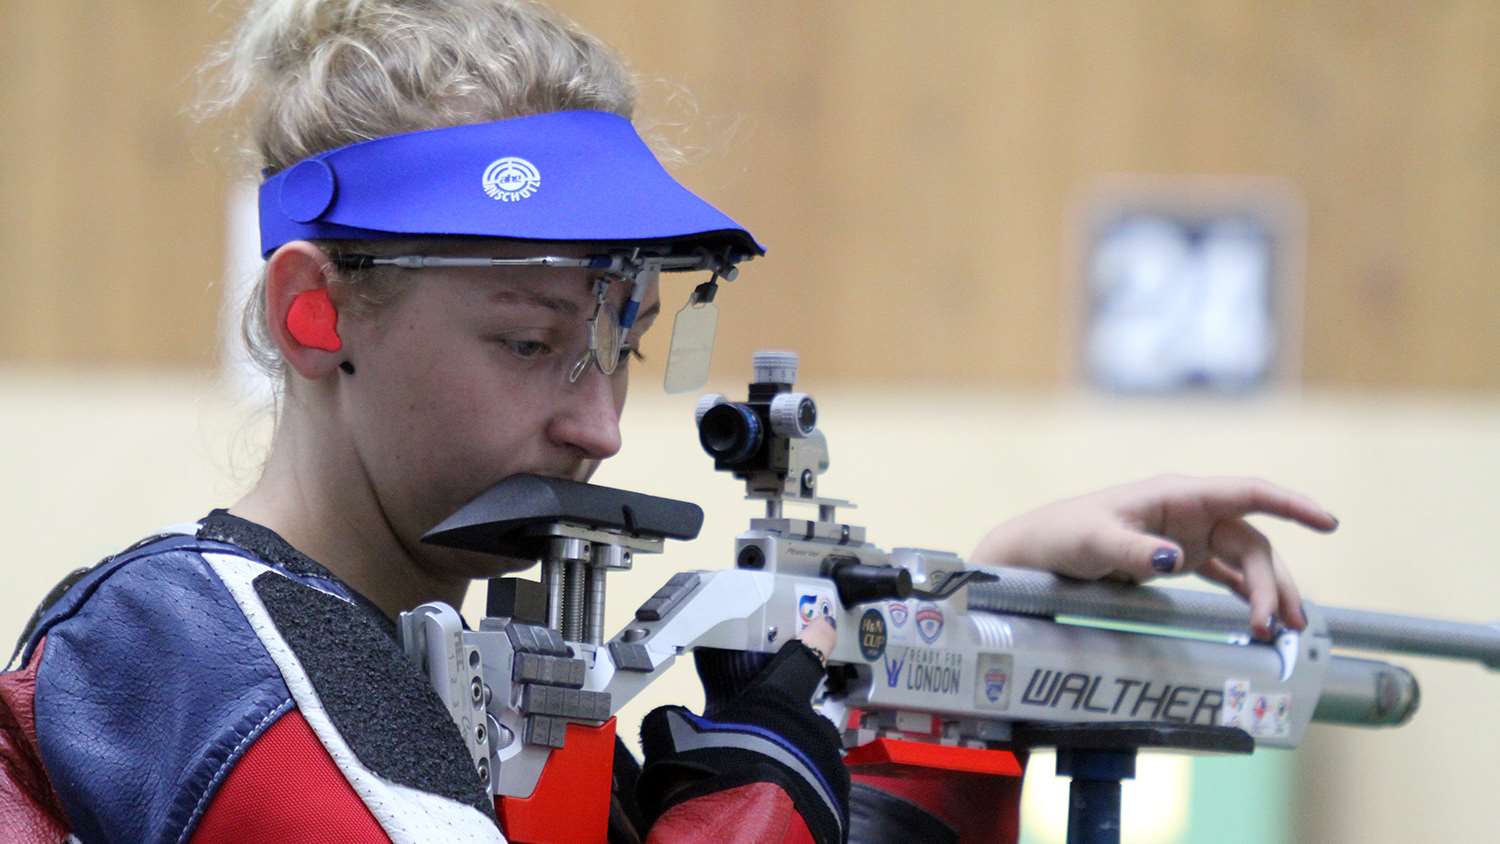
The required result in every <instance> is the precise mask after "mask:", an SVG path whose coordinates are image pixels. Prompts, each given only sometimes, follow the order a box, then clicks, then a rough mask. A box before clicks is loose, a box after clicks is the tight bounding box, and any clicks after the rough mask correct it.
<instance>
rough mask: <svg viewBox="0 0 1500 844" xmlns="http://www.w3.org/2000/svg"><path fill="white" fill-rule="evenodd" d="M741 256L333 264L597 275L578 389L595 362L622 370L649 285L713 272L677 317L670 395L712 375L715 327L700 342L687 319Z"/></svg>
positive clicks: (354, 258)
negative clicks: (616, 290) (616, 296)
mask: <svg viewBox="0 0 1500 844" xmlns="http://www.w3.org/2000/svg"><path fill="white" fill-rule="evenodd" d="M736 258H737V256H735V255H733V254H732V253H726V254H725V255H724V256H721V257H716V256H712V255H709V254H708V253H707V252H706V251H703V250H699V251H698V253H697V254H694V255H642V254H641V250H640V249H631V250H628V251H626V250H621V251H617V252H612V253H605V254H599V255H585V256H582V257H577V258H568V257H563V256H560V255H537V256H530V257H520V258H516V257H508V258H474V257H464V258H454V257H439V256H433V255H396V256H390V257H382V256H377V255H341V256H339V257H337V258H335V259H334V261H333V263H334V265H335V266H337V267H339V268H340V269H346V270H359V269H368V268H371V267H396V268H399V269H405V270H422V269H428V268H433V267H480V268H493V267H547V268H553V269H585V270H596V271H598V272H599V273H600V275H599V276H598V277H597V278H596V279H595V281H594V310H593V313H592V314H591V315H590V316H589V318H588V321H587V323H586V325H587V335H588V347H587V348H586V349H585V350H584V352H583V354H582V355H581V356H580V357H579V358H578V359H577V360H576V361H575V362H574V363H573V365H572V367H571V368H569V370H568V383H570V384H573V383H577V381H578V379H579V378H581V377H583V373H584V372H586V371H588V366H589V363H590V362H591V361H592V362H593V363H594V365H595V366H597V367H598V369H599V371H600V372H602V373H604V374H605V375H613V374H614V373H615V370H616V369H617V368H619V364H620V360H621V359H622V357H623V353H624V352H625V351H626V349H625V338H626V337H627V336H628V335H629V333H630V329H631V328H632V327H633V326H634V325H635V321H636V317H637V315H638V314H639V312H640V306H641V300H642V298H644V297H645V295H646V290H647V288H649V287H650V285H651V282H653V281H655V280H656V278H657V277H658V276H659V275H660V274H661V272H662V271H663V270H667V271H670V272H690V271H694V270H711V271H712V272H713V275H712V277H710V278H709V280H708V281H706V282H704V283H703V284H700V285H698V287H697V288H696V289H694V291H693V294H692V296H691V297H690V298H689V300H688V304H687V305H686V306H684V307H683V309H682V311H681V312H679V314H678V322H677V325H676V326H675V327H674V330H673V332H672V351H671V352H670V353H669V354H668V357H667V374H666V385H667V389H668V391H669V392H681V391H683V390H691V389H696V388H697V387H699V386H702V383H703V381H704V380H706V377H707V374H708V361H707V359H706V356H705V355H706V352H707V351H708V350H711V349H712V346H713V331H714V325H715V323H716V322H717V320H716V319H714V318H713V317H712V315H711V313H710V314H709V318H710V321H709V322H708V323H707V331H708V335H707V337H706V341H705V338H704V337H702V336H701V334H702V330H701V329H700V328H698V327H697V326H698V325H699V324H700V323H703V322H704V320H703V319H701V318H699V317H697V316H696V315H694V316H693V318H692V319H691V320H689V321H688V322H690V323H692V330H683V329H684V327H685V323H684V320H683V319H682V317H683V315H684V314H690V313H691V312H693V311H699V312H702V311H705V310H706V309H708V308H710V307H711V306H712V302H713V297H714V291H715V290H716V286H717V284H718V280H719V279H720V278H724V279H728V280H733V279H734V278H735V276H736V275H737V274H738V269H737V268H736V266H735V260H736ZM616 281H620V282H625V283H627V284H629V285H630V295H629V298H628V299H627V300H626V302H625V307H624V308H621V309H618V310H617V309H616V308H615V307H614V305H612V304H611V303H610V302H609V300H608V293H609V288H610V285H611V284H613V283H614V282H616Z"/></svg>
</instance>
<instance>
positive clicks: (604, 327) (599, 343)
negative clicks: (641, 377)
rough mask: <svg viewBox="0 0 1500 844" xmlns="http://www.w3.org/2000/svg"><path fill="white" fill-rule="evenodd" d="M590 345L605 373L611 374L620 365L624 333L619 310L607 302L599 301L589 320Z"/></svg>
mask: <svg viewBox="0 0 1500 844" xmlns="http://www.w3.org/2000/svg"><path fill="white" fill-rule="evenodd" d="M589 332H590V333H591V335H592V336H591V338H590V339H591V342H590V344H589V345H590V346H592V347H593V349H594V360H595V361H597V362H598V363H599V369H600V371H602V372H603V373H604V374H605V375H613V374H614V372H615V368H616V367H617V366H619V365H620V347H621V345H622V344H623V343H624V339H625V338H624V334H623V333H622V332H621V331H620V312H619V311H618V310H616V309H615V306H614V305H611V304H609V303H608V302H600V303H599V307H598V309H597V310H595V311H594V318H593V319H591V320H589Z"/></svg>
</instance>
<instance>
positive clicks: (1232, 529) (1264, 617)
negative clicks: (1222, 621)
mask: <svg viewBox="0 0 1500 844" xmlns="http://www.w3.org/2000/svg"><path fill="white" fill-rule="evenodd" d="M1209 546H1210V548H1211V549H1212V551H1213V552H1214V554H1216V555H1219V556H1222V557H1227V558H1228V559H1230V560H1234V561H1235V562H1236V563H1238V565H1239V567H1240V571H1241V572H1242V573H1243V574H1244V576H1245V587H1246V589H1248V590H1249V592H1250V597H1249V601H1250V629H1251V630H1253V631H1254V632H1255V635H1256V636H1258V637H1260V638H1263V639H1264V638H1269V637H1270V635H1271V613H1272V612H1273V611H1274V610H1275V609H1276V573H1275V566H1274V563H1273V562H1272V560H1271V543H1270V541H1269V540H1267V539H1266V537H1265V534H1262V533H1261V532H1260V531H1258V530H1256V529H1255V528H1253V527H1251V526H1250V523H1249V522H1247V521H1245V520H1244V519H1225V520H1223V521H1221V522H1219V523H1218V524H1216V525H1214V529H1213V532H1212V533H1210V534H1209Z"/></svg>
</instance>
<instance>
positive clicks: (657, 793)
mask: <svg viewBox="0 0 1500 844" xmlns="http://www.w3.org/2000/svg"><path fill="white" fill-rule="evenodd" d="M695 656H696V658H697V660H698V672H699V675H700V676H701V677H703V680H704V690H705V692H706V694H707V701H708V703H707V705H706V706H705V707H704V715H703V716H702V717H700V716H697V715H694V714H693V713H691V712H689V711H688V710H686V709H684V708H683V707H681V706H663V707H660V708H658V709H654V710H652V711H651V713H650V714H649V715H647V716H646V719H645V720H644V721H643V722H641V746H642V749H643V750H644V751H645V756H646V762H645V767H644V769H643V770H642V772H641V779H640V783H639V785H638V786H637V789H636V795H637V798H638V800H639V802H640V805H641V808H642V811H644V812H645V814H646V816H647V818H648V819H649V820H651V821H653V822H654V821H655V820H656V818H657V817H659V816H660V815H661V813H662V812H664V811H666V810H667V809H669V808H671V807H672V806H674V805H676V804H678V803H681V802H683V801H685V800H690V799H692V798H694V797H701V796H704V795H707V794H712V793H714V792H718V791H724V790H726V789H730V788H736V787H738V786H741V785H747V784H750V783H756V782H770V783H774V784H776V785H777V786H780V787H781V788H782V790H784V791H786V793H787V794H789V795H791V797H792V803H793V805H794V806H795V807H796V809H797V812H798V814H800V815H801V816H802V818H803V820H804V821H806V823H807V826H808V829H809V831H810V832H812V835H813V838H814V839H815V840H817V841H819V842H824V844H836V843H837V842H843V841H846V840H848V828H849V772H848V771H847V770H845V768H844V762H843V759H842V758H841V757H840V755H839V749H840V747H841V742H840V741H839V733H838V730H836V729H834V726H833V725H832V724H831V723H829V722H828V719H826V718H824V717H823V716H821V715H819V714H818V713H817V712H815V711H813V708H812V702H811V701H812V695H813V692H814V691H815V690H816V689H817V687H818V682H819V681H820V680H821V679H822V678H823V664H822V662H821V661H820V660H819V659H818V657H817V656H815V655H814V654H813V652H812V651H811V650H809V649H808V648H807V647H806V646H805V645H803V644H802V643H801V642H799V641H795V640H794V641H790V642H787V643H786V644H785V645H782V647H781V650H779V651H777V652H776V655H775V656H773V657H770V658H769V661H767V658H766V657H765V656H764V655H759V654H742V653H737V652H734V651H720V650H714V649H707V648H701V649H699V650H698V651H697V652H696V654H695ZM757 663H760V664H759V665H757Z"/></svg>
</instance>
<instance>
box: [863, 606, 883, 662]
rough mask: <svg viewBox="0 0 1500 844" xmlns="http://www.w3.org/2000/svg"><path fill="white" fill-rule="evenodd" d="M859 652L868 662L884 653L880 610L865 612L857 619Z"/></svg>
mask: <svg viewBox="0 0 1500 844" xmlns="http://www.w3.org/2000/svg"><path fill="white" fill-rule="evenodd" d="M859 652H860V653H861V654H862V655H863V656H864V658H865V659H867V660H869V661H870V662H874V661H875V660H877V659H880V656H881V654H884V653H885V616H883V615H881V614H880V610H876V609H869V610H865V614H864V615H862V616H860V617H859Z"/></svg>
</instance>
